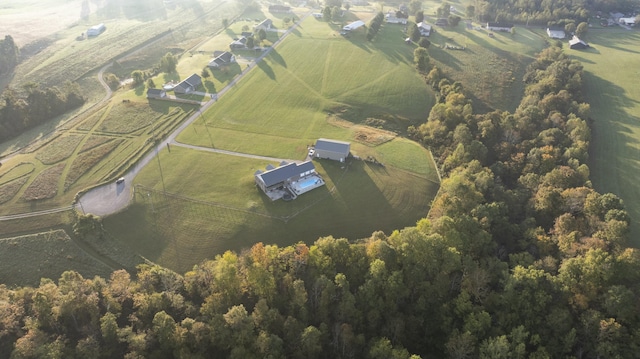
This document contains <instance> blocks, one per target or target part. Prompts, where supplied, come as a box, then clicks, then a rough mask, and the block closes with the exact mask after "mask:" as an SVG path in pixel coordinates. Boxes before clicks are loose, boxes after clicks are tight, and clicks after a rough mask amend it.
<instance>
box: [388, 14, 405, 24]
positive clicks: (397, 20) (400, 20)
mask: <svg viewBox="0 0 640 359" xmlns="http://www.w3.org/2000/svg"><path fill="white" fill-rule="evenodd" d="M398 15H399V14H398V13H396V12H393V11H389V12H388V13H387V14H386V15H385V16H384V18H385V20H386V21H387V23H388V24H402V25H406V24H407V18H406V17H404V16H398Z"/></svg>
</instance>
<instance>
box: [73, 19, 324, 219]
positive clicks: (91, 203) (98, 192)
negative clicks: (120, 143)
mask: <svg viewBox="0 0 640 359" xmlns="http://www.w3.org/2000/svg"><path fill="white" fill-rule="evenodd" d="M312 12H313V11H309V12H308V13H307V14H306V15H304V16H303V17H302V18H301V19H300V21H298V22H297V23H295V24H294V25H293V26H292V27H291V28H289V30H287V31H286V32H285V33H284V34H283V35H282V36H281V37H280V39H278V40H277V41H276V42H274V43H273V45H272V46H271V47H270V48H268V49H267V50H266V51H264V52H263V53H262V54H261V55H260V56H259V57H257V58H256V59H255V62H252V63H251V64H249V65H248V66H247V67H246V68H245V69H244V70H243V71H242V73H241V74H240V75H238V76H236V78H235V79H233V80H232V81H231V82H230V83H229V84H228V85H227V86H225V87H224V88H223V89H222V90H220V92H218V94H217V96H216V97H214V98H211V99H210V100H209V101H207V102H206V103H205V104H204V105H203V106H202V107H200V109H199V110H198V111H197V112H196V113H194V114H193V115H192V116H191V117H189V118H188V119H187V120H186V121H185V122H183V123H182V125H180V127H178V128H177V129H176V130H175V131H174V132H173V133H171V134H170V135H169V136H168V137H167V138H166V139H164V140H163V141H161V142H160V143H158V145H157V146H156V147H155V149H154V150H152V151H151V152H150V153H149V154H147V155H146V156H145V157H144V158H142V160H140V161H139V162H138V163H137V164H136V165H135V166H134V167H133V168H132V169H130V170H129V171H128V172H127V173H126V174H125V175H124V176H123V177H124V178H125V181H124V183H120V184H116V183H107V184H103V185H101V186H98V187H95V188H93V189H91V190H89V191H88V192H86V193H84V194H83V195H82V196H80V198H79V200H78V206H79V209H80V210H81V211H82V212H83V213H93V214H95V215H99V216H105V215H109V214H113V213H116V212H119V211H121V210H123V209H125V208H126V207H127V206H128V205H129V203H130V202H131V197H132V193H133V192H132V188H133V186H132V184H133V179H134V178H135V177H136V175H137V174H138V173H139V172H140V171H141V170H142V169H143V168H144V167H145V166H146V165H148V164H149V163H150V162H151V161H152V160H153V159H154V158H156V156H157V155H158V153H159V152H160V151H161V150H162V149H163V148H165V147H167V144H173V145H178V146H183V147H188V148H193V149H199V150H203V151H209V152H217V153H224V154H228V155H234V156H243V157H248V158H257V159H265V160H268V161H278V162H279V161H282V160H283V159H276V158H272V157H264V156H256V155H251V154H245V153H239V152H232V151H225V150H216V149H212V148H207V147H197V146H190V145H185V144H181V143H178V142H176V140H175V139H176V137H177V136H178V134H180V132H182V131H183V130H184V129H185V128H187V127H188V126H189V125H191V123H193V122H194V121H195V120H197V119H198V118H199V117H200V115H201V113H202V112H204V111H206V110H207V109H208V108H209V107H211V106H212V105H213V104H214V103H216V101H218V99H219V98H220V97H221V96H223V95H224V94H225V93H227V91H229V90H230V89H231V88H232V87H233V86H235V85H236V84H237V83H238V82H240V80H242V79H243V78H244V76H245V75H246V74H247V73H249V71H251V69H253V68H254V67H255V66H257V64H258V63H259V62H260V61H262V60H263V59H264V58H265V57H266V56H267V55H268V54H269V53H270V52H271V50H272V49H273V48H275V47H276V46H277V45H278V44H279V43H280V42H282V41H283V40H284V39H285V37H287V35H289V34H290V33H291V31H293V30H294V29H296V28H297V27H298V24H299V23H301V22H302V21H303V20H304V19H305V18H307V17H308V16H309V15H311V13H312ZM287 161H291V160H287Z"/></svg>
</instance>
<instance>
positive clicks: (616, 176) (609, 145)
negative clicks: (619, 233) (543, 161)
mask: <svg viewBox="0 0 640 359" xmlns="http://www.w3.org/2000/svg"><path fill="white" fill-rule="evenodd" d="M587 41H588V42H589V44H590V45H591V46H592V48H591V49H587V50H584V51H574V50H566V51H567V54H569V55H570V56H571V57H572V58H575V59H577V60H579V61H580V62H581V63H582V64H583V65H584V69H585V73H586V75H585V79H584V81H585V84H586V88H585V95H586V96H585V100H586V102H588V103H589V104H590V105H591V118H592V119H593V121H592V122H591V127H592V137H593V140H592V142H591V149H590V151H589V153H590V157H591V160H590V168H591V179H592V182H593V184H594V186H595V188H596V189H597V190H598V191H601V192H612V193H615V194H617V195H618V196H620V197H621V198H622V199H623V200H624V203H625V206H626V208H627V211H628V212H629V215H630V216H631V219H632V225H631V244H632V245H633V246H635V247H638V246H640V186H638V180H637V179H638V178H639V177H640V88H639V87H638V80H639V79H640V66H638V65H639V62H638V58H639V56H640V32H638V30H637V29H636V30H633V31H627V30H623V29H619V28H612V29H591V30H589V33H588V35H587Z"/></svg>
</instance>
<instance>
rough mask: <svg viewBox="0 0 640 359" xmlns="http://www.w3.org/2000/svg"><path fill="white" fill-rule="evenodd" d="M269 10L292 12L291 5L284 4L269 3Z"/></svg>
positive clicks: (273, 11)
mask: <svg viewBox="0 0 640 359" xmlns="http://www.w3.org/2000/svg"><path fill="white" fill-rule="evenodd" d="M269 12H272V13H289V12H291V7H289V6H284V5H269Z"/></svg>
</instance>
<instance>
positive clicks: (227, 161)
mask: <svg viewBox="0 0 640 359" xmlns="http://www.w3.org/2000/svg"><path fill="white" fill-rule="evenodd" d="M413 150H414V151H419V152H421V153H422V156H423V157H422V158H423V161H424V162H427V161H428V160H429V157H428V152H427V151H426V150H425V149H422V148H418V149H413ZM194 161H197V162H198V165H197V166H194V165H193V163H194ZM154 162H155V161H154ZM267 164H268V163H267V162H265V161H262V160H254V159H246V158H241V157H234V156H228V155H221V154H214V153H201V152H197V151H193V150H189V149H185V148H181V147H176V146H173V147H172V148H171V152H168V151H162V152H161V154H160V161H159V164H158V163H152V164H150V165H149V166H147V167H146V168H145V169H144V170H143V172H142V173H141V174H140V175H139V176H138V177H137V178H136V183H140V184H143V185H145V186H147V187H150V188H153V190H147V189H146V188H143V189H138V190H136V197H135V198H136V204H135V205H134V206H132V207H131V208H129V209H127V210H126V211H124V212H122V213H119V214H116V215H114V216H111V217H108V218H105V222H104V225H105V228H107V230H108V231H109V232H110V233H111V234H112V235H113V236H114V237H116V238H118V239H119V240H121V241H123V243H125V244H126V245H128V246H130V247H131V248H132V249H133V250H134V251H135V252H136V253H140V254H141V255H142V256H144V257H145V258H148V259H150V260H152V261H154V262H157V263H159V264H161V265H164V266H168V267H170V268H172V269H175V270H178V271H186V270H189V269H191V267H192V266H193V265H194V264H197V263H199V262H200V261H202V260H203V259H205V258H211V257H212V256H214V255H215V254H219V253H221V252H223V251H224V250H228V249H236V250H239V249H242V248H244V247H248V246H251V245H252V244H253V243H255V241H257V240H260V241H264V242H266V243H277V244H279V245H288V244H293V243H295V242H298V241H301V240H303V241H307V242H311V241H313V240H315V239H317V238H318V237H319V236H325V235H334V236H337V237H347V238H351V239H355V238H362V237H366V236H368V235H370V234H371V232H373V231H374V230H384V231H387V232H388V231H391V230H393V229H397V228H402V227H404V226H409V225H413V224H415V222H416V221H417V220H418V219H419V218H421V217H423V216H424V214H425V213H426V211H427V210H428V206H429V204H430V202H431V198H432V196H433V194H434V193H435V191H436V190H437V187H438V184H437V175H436V174H435V173H434V172H433V171H432V172H430V173H429V174H427V175H418V174H415V173H412V172H407V171H404V170H402V169H399V168H395V167H391V166H386V167H380V166H378V165H373V164H368V163H366V162H363V161H353V162H352V163H351V164H349V166H346V167H345V166H344V165H342V164H340V163H336V162H333V161H314V164H315V165H316V169H317V171H318V172H319V173H320V174H321V175H322V176H323V178H324V179H325V181H326V183H327V185H326V186H325V187H321V188H318V189H315V190H313V191H311V192H309V193H306V194H304V195H303V196H300V197H299V198H298V199H296V200H295V201H292V202H283V201H276V202H271V201H270V200H269V199H268V198H266V196H264V194H262V193H261V192H260V191H259V189H257V188H256V186H255V183H254V180H253V173H254V172H255V171H256V170H257V169H264V167H265V166H266V165H267ZM272 164H275V163H272ZM160 167H161V168H162V173H163V176H162V177H161V176H160ZM169 169H170V170H169ZM222 173H224V175H221V174H222ZM161 178H164V184H165V188H166V191H167V192H168V193H179V194H180V196H175V195H172V194H168V195H163V193H162V188H163V186H162V179H161ZM434 179H435V181H434ZM182 196H184V197H182Z"/></svg>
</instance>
